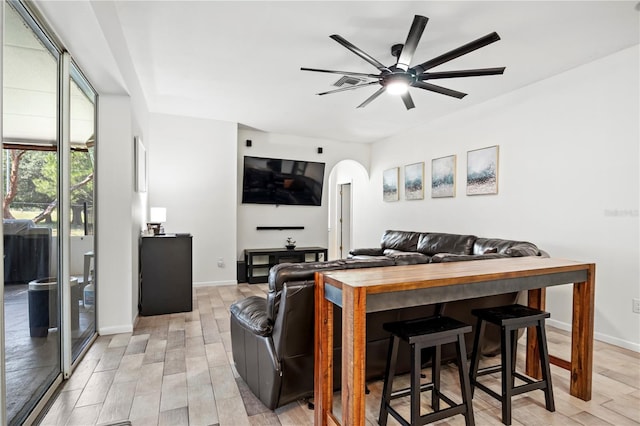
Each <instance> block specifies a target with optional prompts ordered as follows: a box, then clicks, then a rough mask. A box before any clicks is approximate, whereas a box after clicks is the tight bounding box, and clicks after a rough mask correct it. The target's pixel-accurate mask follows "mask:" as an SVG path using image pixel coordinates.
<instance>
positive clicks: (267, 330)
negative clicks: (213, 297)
mask: <svg viewBox="0 0 640 426" xmlns="http://www.w3.org/2000/svg"><path fill="white" fill-rule="evenodd" d="M229 310H230V311H231V315H233V316H234V317H235V318H236V320H237V321H238V323H239V324H240V325H241V326H242V327H244V328H246V329H247V330H249V331H251V332H252V333H253V334H256V335H258V336H269V335H271V332H272V331H273V323H272V322H271V320H269V317H268V316H267V301H266V299H263V298H262V297H258V296H250V297H247V298H246V299H242V300H238V301H237V302H235V303H233V304H232V305H231V307H230V308H229Z"/></svg>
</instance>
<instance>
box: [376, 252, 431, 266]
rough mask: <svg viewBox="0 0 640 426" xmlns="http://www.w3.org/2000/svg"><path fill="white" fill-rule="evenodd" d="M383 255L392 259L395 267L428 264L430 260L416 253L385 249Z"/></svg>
mask: <svg viewBox="0 0 640 426" xmlns="http://www.w3.org/2000/svg"><path fill="white" fill-rule="evenodd" d="M384 255H385V256H387V257H388V258H390V259H393V262H394V263H395V264H396V265H419V264H423V263H429V260H430V258H429V256H427V255H425V254H422V253H418V252H416V251H400V250H393V249H385V251H384Z"/></svg>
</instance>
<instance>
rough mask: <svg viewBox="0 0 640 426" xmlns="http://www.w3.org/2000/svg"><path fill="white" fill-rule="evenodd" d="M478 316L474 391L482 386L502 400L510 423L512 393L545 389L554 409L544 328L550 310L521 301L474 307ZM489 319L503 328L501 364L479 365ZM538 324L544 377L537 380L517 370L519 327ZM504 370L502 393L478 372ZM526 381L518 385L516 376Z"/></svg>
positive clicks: (549, 406) (549, 405) (548, 403)
mask: <svg viewBox="0 0 640 426" xmlns="http://www.w3.org/2000/svg"><path fill="white" fill-rule="evenodd" d="M471 313H472V314H473V315H475V316H476V317H478V324H477V326H476V334H475V340H474V342H473V353H472V355H471V392H472V393H473V392H474V390H475V387H476V386H477V387H478V388H480V389H482V390H483V391H485V392H486V393H488V394H489V395H491V396H493V397H494V398H496V399H497V400H499V401H501V402H502V423H504V424H505V425H510V424H511V397H513V396H515V395H520V394H521V393H525V392H530V391H532V390H536V389H542V390H543V391H544V399H545V404H546V408H547V410H549V411H555V404H554V402H553V388H552V385H551V370H550V368H549V352H548V351H547V337H546V334H545V329H544V320H545V318H549V317H550V314H549V313H548V312H544V311H539V310H537V309H533V308H529V307H527V306H522V305H508V306H500V307H497V308H486V309H474V310H472V311H471ZM487 322H490V323H492V324H496V325H498V326H499V327H500V329H501V333H500V336H501V342H502V345H501V357H502V359H501V361H500V362H501V364H500V365H495V366H491V367H486V368H482V369H478V363H479V362H480V356H481V355H480V343H481V340H482V336H483V334H484V327H485V325H486V323H487ZM525 327H535V328H536V331H537V339H538V349H539V351H540V364H541V368H542V380H540V381H535V380H533V379H531V378H530V377H527V376H525V375H523V374H520V373H519V372H517V371H516V348H517V347H518V329H520V328H525ZM499 371H500V372H502V379H501V380H502V395H499V394H498V393H497V392H495V391H493V390H491V389H489V388H488V387H487V386H485V385H483V384H482V383H479V382H478V380H477V379H478V377H479V376H484V375H486V374H491V373H496V372H499ZM516 377H517V378H518V379H520V380H522V381H524V382H525V384H524V385H519V386H515V378H516Z"/></svg>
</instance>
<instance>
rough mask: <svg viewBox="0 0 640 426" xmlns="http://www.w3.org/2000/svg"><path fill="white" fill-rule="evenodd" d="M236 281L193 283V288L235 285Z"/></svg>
mask: <svg viewBox="0 0 640 426" xmlns="http://www.w3.org/2000/svg"><path fill="white" fill-rule="evenodd" d="M237 284H238V281H237V280H225V281H201V282H197V283H195V282H194V283H193V286H194V287H218V286H223V285H237Z"/></svg>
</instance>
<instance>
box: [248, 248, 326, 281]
mask: <svg viewBox="0 0 640 426" xmlns="http://www.w3.org/2000/svg"><path fill="white" fill-rule="evenodd" d="M320 260H327V249H326V248H324V247H296V248H294V249H291V250H288V249H283V248H282V249H277V248H270V249H250V250H245V251H244V261H245V267H246V271H247V282H248V283H249V284H256V283H266V282H267V280H268V278H269V269H271V267H272V266H274V265H277V264H278V263H285V262H287V263H300V262H318V261H320Z"/></svg>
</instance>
